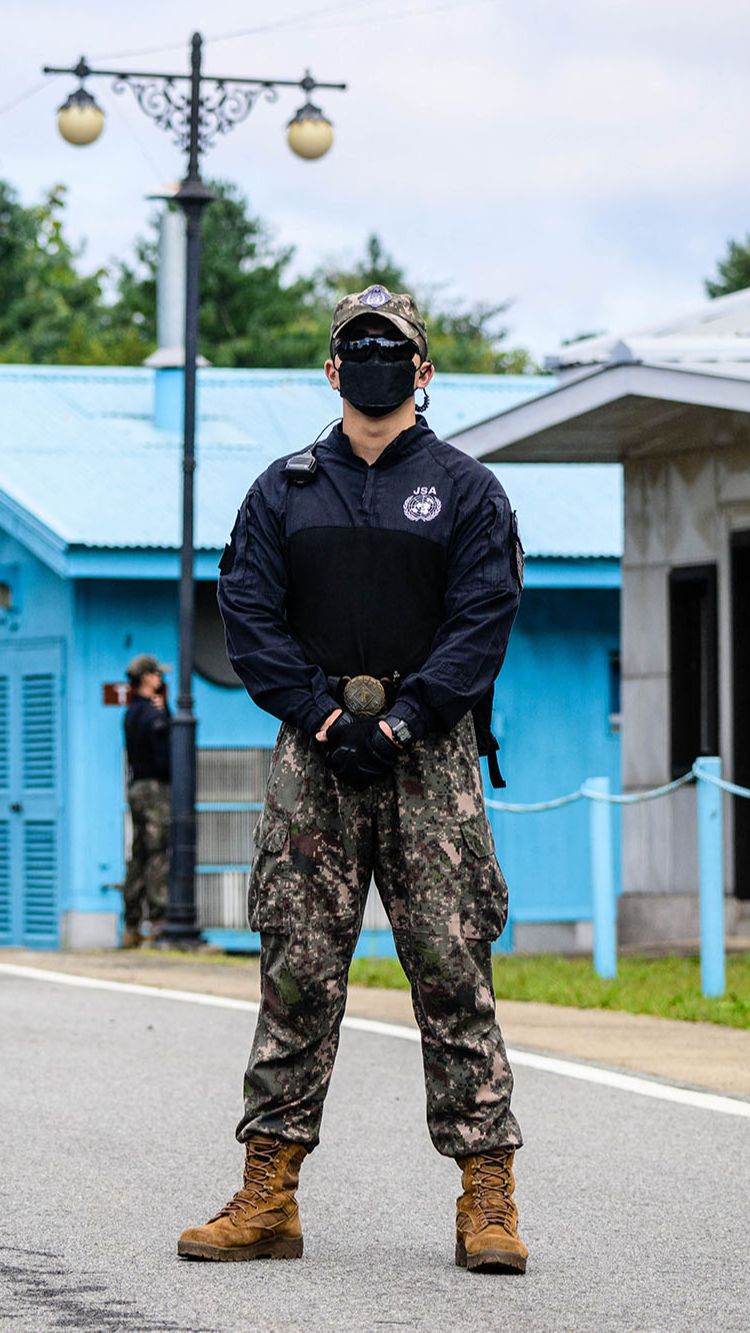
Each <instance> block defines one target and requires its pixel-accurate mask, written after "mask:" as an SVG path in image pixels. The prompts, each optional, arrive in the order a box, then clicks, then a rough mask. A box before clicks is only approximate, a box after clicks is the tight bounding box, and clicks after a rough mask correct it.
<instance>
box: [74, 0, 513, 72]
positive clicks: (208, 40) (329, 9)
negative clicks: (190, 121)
mask: <svg viewBox="0 0 750 1333" xmlns="http://www.w3.org/2000/svg"><path fill="white" fill-rule="evenodd" d="M497 3H498V0H447V2H446V3H443V4H437V5H435V4H431V5H429V6H423V7H422V8H420V9H411V8H407V7H406V6H405V5H404V4H403V3H402V4H400V5H399V6H398V8H397V9H394V10H392V11H389V12H388V13H385V14H384V13H383V12H382V11H381V10H378V11H377V12H376V13H370V14H369V15H367V16H361V17H357V16H356V15H354V16H353V17H352V19H351V21H348V20H347V18H342V19H341V20H340V21H338V22H335V23H332V24H330V26H331V27H333V28H361V27H368V26H370V25H372V24H373V23H381V22H382V21H383V19H388V21H389V22H399V21H401V22H403V20H404V19H410V18H418V17H420V16H421V15H424V14H429V15H430V16H433V15H435V14H442V13H447V12H448V11H450V10H452V9H459V8H467V7H468V6H470V5H471V6H476V5H486V4H497ZM353 9H370V10H371V9H372V6H371V4H370V0H359V3H357V0H347V2H346V3H343V4H342V3H341V2H340V0H339V2H338V3H336V4H332V5H325V6H324V7H323V8H321V9H314V10H309V9H308V10H306V11H298V12H297V13H296V14H289V15H288V16H287V17H286V18H278V19H273V20H272V21H271V22H269V23H258V24H255V25H254V26H253V27H248V28H235V29H233V30H232V31H230V32H220V33H210V34H209V35H208V36H206V37H204V39H203V44H204V46H209V45H214V44H215V43H217V42H226V41H237V40H239V39H240V38H242V37H254V36H257V35H259V34H262V33H266V32H279V31H284V30H286V29H288V28H306V27H309V26H310V25H311V23H313V22H314V21H316V20H318V19H321V18H335V17H336V15H338V14H344V15H349V16H351V15H352V11H353ZM182 50H184V42H179V43H174V42H172V43H170V44H169V45H164V46H148V47H145V46H142V47H138V48H133V49H131V50H129V51H107V52H103V53H100V54H98V55H94V56H92V57H91V59H92V60H129V59H133V58H134V57H135V56H148V55H162V54H164V53H166V52H169V51H182Z"/></svg>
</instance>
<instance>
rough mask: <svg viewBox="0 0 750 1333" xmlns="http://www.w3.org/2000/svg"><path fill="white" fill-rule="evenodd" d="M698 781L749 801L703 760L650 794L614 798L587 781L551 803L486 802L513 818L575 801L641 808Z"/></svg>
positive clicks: (747, 793)
mask: <svg viewBox="0 0 750 1333" xmlns="http://www.w3.org/2000/svg"><path fill="white" fill-rule="evenodd" d="M696 778H698V779H699V780H700V781H701V782H710V783H711V785H712V786H714V787H720V788H721V790H722V791H725V792H728V793H729V795H730V796H744V797H747V798H748V799H750V787H739V786H738V785H737V783H736V782H726V781H725V779H724V778H717V777H714V776H713V774H711V773H706V772H705V771H704V770H703V768H702V767H701V763H700V760H699V759H696V761H695V763H694V764H693V767H692V768H691V769H690V771H689V772H688V773H683V775H682V777H680V778H675V779H674V782H666V783H665V784H664V785H663V786H662V787H650V788H649V789H648V790H647V791H635V792H627V793H626V794H624V795H614V794H613V793H612V792H603V791H594V790H593V788H591V787H589V786H588V785H587V783H586V782H584V783H583V786H581V787H579V788H578V791H572V792H569V793H568V795H567V796H555V797H553V798H552V799H551V800H549V801H534V802H532V803H531V804H527V805H519V804H514V803H511V802H510V801H493V800H491V799H490V797H489V796H487V797H485V801H484V803H485V805H486V806H487V807H488V809H490V810H501V811H503V812H504V813H505V814H510V815H535V814H540V813H541V812H542V811H543V810H559V809H561V808H562V806H565V805H573V803H574V802H575V801H581V800H586V801H603V802H604V803H605V804H606V805H638V804H639V802H641V801H658V800H660V799H661V797H662V796H669V795H670V793H671V792H673V791H679V789H680V787H685V786H687V784H688V783H689V782H694V781H695V779H696Z"/></svg>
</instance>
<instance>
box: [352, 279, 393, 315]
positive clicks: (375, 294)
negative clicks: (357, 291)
mask: <svg viewBox="0 0 750 1333" xmlns="http://www.w3.org/2000/svg"><path fill="white" fill-rule="evenodd" d="M390 299H391V294H390V292H389V291H388V288H387V287H381V285H380V283H379V282H375V283H373V285H372V287H368V288H367V290H366V291H364V292H363V293H362V295H361V296H360V298H359V304H360V305H369V306H370V307H371V308H372V309H373V310H377V309H378V307H379V306H381V305H387V304H388V302H389V301H390Z"/></svg>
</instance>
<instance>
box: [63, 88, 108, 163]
mask: <svg viewBox="0 0 750 1333" xmlns="http://www.w3.org/2000/svg"><path fill="white" fill-rule="evenodd" d="M57 128H58V129H59V131H60V133H61V135H62V137H63V139H65V140H66V142H67V143H72V144H75V145H76V147H79V148H82V147H83V146H84V145H85V144H88V143H93V142H94V140H95V139H98V138H99V135H100V134H101V132H102V130H103V129H104V112H103V111H102V109H101V107H100V106H97V104H96V102H95V101H94V99H93V97H92V96H91V93H87V92H86V89H85V88H78V89H76V91H75V92H74V93H71V94H70V97H69V98H68V99H67V101H65V102H63V104H62V106H61V107H60V110H59V111H58V113H57Z"/></svg>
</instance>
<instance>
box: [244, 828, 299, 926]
mask: <svg viewBox="0 0 750 1333" xmlns="http://www.w3.org/2000/svg"><path fill="white" fill-rule="evenodd" d="M290 823H291V817H290V815H289V814H287V813H286V812H285V811H283V810H277V809H274V808H273V807H272V806H271V807H269V805H268V803H266V806H265V807H264V810H263V813H262V815H261V817H260V820H259V821H258V824H257V827H256V829H255V836H254V838H253V842H254V846H255V855H254V858H253V866H252V870H251V872H250V879H249V881H248V888H247V916H248V921H249V922H250V929H251V930H255V931H260V930H275V931H281V930H284V928H285V926H286V923H287V918H288V902H289V891H290V887H291V884H290V875H291V857H290V854H289V828H290Z"/></svg>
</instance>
